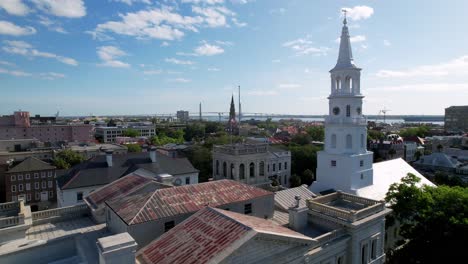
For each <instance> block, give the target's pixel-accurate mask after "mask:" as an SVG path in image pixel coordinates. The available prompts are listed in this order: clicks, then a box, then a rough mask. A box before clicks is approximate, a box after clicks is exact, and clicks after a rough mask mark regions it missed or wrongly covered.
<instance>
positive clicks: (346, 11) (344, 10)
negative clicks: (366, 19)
mask: <svg viewBox="0 0 468 264" xmlns="http://www.w3.org/2000/svg"><path fill="white" fill-rule="evenodd" d="M341 12H343V14H344V20H343V24H344V25H346V24H347V22H346V13H348V10H346V9H344V8H343V9H341Z"/></svg>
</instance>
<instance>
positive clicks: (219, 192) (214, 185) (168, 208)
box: [106, 180, 274, 225]
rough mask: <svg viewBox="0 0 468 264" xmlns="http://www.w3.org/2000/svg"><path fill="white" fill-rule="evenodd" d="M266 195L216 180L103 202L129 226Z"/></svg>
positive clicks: (232, 183) (239, 184)
mask: <svg viewBox="0 0 468 264" xmlns="http://www.w3.org/2000/svg"><path fill="white" fill-rule="evenodd" d="M267 195H271V196H273V195H274V194H273V193H272V192H269V191H266V190H263V189H260V188H256V187H254V186H251V185H247V184H244V183H240V182H237V181H232V180H219V181H212V182H205V183H200V184H194V185H184V186H177V187H173V188H167V189H159V190H156V191H154V192H153V193H151V194H136V195H130V196H127V197H124V198H118V199H113V200H110V201H107V202H106V204H107V205H108V206H109V207H110V208H111V209H112V210H113V211H114V212H115V213H116V214H117V215H119V216H120V218H122V219H123V220H124V221H125V222H126V223H127V225H133V224H139V223H143V222H147V221H152V220H157V219H161V218H165V217H173V216H176V215H180V214H187V213H193V212H196V211H198V210H200V209H203V208H204V207H206V206H211V207H218V206H222V205H225V204H231V203H237V202H243V201H248V200H252V199H255V198H259V197H263V196H267Z"/></svg>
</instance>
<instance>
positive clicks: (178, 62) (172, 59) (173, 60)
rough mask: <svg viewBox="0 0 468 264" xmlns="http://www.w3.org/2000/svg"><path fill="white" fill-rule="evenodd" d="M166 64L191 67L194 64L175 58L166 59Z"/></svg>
mask: <svg viewBox="0 0 468 264" xmlns="http://www.w3.org/2000/svg"><path fill="white" fill-rule="evenodd" d="M165 61H166V62H169V63H172V64H178V65H193V64H195V62H193V61H189V60H178V59H176V58H166V59H165Z"/></svg>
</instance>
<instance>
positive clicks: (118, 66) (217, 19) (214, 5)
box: [0, 0, 468, 116]
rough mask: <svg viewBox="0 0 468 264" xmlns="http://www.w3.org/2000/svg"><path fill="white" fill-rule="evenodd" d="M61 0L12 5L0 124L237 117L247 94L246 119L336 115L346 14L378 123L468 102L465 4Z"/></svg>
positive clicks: (6, 20)
mask: <svg viewBox="0 0 468 264" xmlns="http://www.w3.org/2000/svg"><path fill="white" fill-rule="evenodd" d="M59 2H60V3H58V2H54V1H46V0H33V1H25V0H12V1H1V2H0V92H1V96H0V115H7V114H11V113H12V112H13V111H15V110H18V109H22V110H24V111H29V112H31V114H33V115H34V114H40V115H54V114H55V113H56V112H57V110H58V111H60V113H61V115H63V116H77V115H80V116H82V115H88V114H90V113H92V114H94V115H135V114H158V113H164V114H169V113H173V114H174V115H175V113H176V111H177V110H188V111H190V113H191V115H195V114H198V107H199V103H200V102H202V107H203V112H228V111H229V103H230V99H231V95H232V94H234V99H235V104H236V108H237V105H238V102H237V87H238V85H240V86H241V89H242V111H243V112H246V113H277V114H305V115H322V114H326V113H327V112H328V100H327V99H326V98H327V96H328V95H329V93H330V79H329V73H328V71H329V70H330V69H331V68H332V67H333V66H334V65H335V63H336V58H337V50H338V49H337V48H338V41H337V39H338V37H339V35H340V32H341V21H342V13H341V10H342V9H343V8H346V9H347V10H348V17H349V19H348V22H349V23H348V25H349V28H350V34H351V37H352V38H351V40H352V46H353V52H354V57H355V62H356V64H357V66H359V67H361V68H362V69H363V70H362V77H361V82H362V92H363V94H364V95H365V96H366V97H365V99H364V100H365V108H364V109H363V113H364V114H366V115H377V114H378V112H379V110H381V109H384V108H386V109H389V110H391V111H390V112H388V114H390V115H399V114H408V115H410V114H413V115H443V114H444V109H445V108H446V107H449V106H451V105H466V104H467V102H468V74H466V73H467V72H468V50H467V49H466V47H468V38H467V37H466V36H465V34H463V32H464V31H465V21H464V20H465V19H464V18H465V16H464V13H463V12H464V10H466V9H467V8H468V2H466V1H462V0H454V1H451V2H450V4H447V3H443V2H440V1H435V0H431V1H422V0H419V1H411V2H408V1H402V0H397V1H371V0H369V1H307V0H290V1H280V0H272V1H265V0H264V1H262V0H177V1H176V0H165V1H154V0H108V1H83V0H63V1H59ZM237 110H238V109H236V111H237Z"/></svg>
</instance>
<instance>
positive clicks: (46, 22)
mask: <svg viewBox="0 0 468 264" xmlns="http://www.w3.org/2000/svg"><path fill="white" fill-rule="evenodd" d="M39 23H40V24H41V25H43V26H45V27H47V29H49V30H51V31H55V32H58V33H62V34H67V33H68V32H67V31H66V30H65V29H64V28H63V27H62V26H60V25H59V24H58V23H57V22H56V21H53V20H51V19H49V18H48V17H45V16H39Z"/></svg>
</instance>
